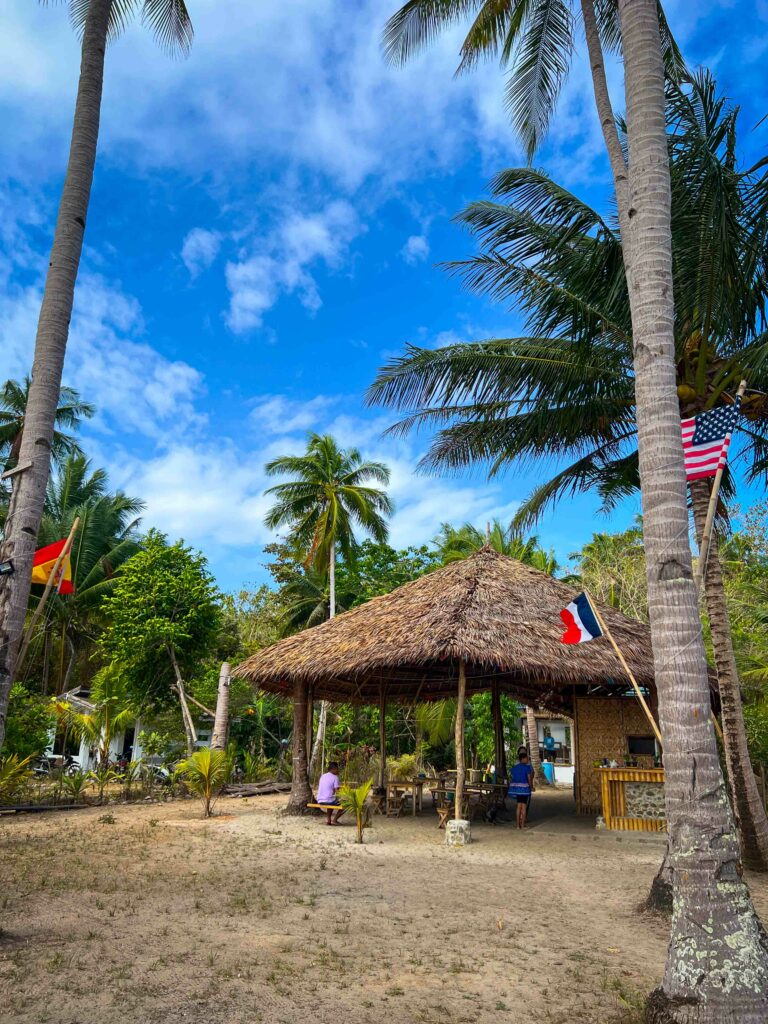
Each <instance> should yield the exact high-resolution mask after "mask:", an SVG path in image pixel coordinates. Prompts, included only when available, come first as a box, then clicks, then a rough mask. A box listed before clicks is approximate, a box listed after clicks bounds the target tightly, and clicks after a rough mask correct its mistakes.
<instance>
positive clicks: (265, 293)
mask: <svg viewBox="0 0 768 1024" xmlns="http://www.w3.org/2000/svg"><path fill="white" fill-rule="evenodd" d="M364 230H365V228H364V226H363V225H362V224H361V223H360V221H359V219H358V217H357V214H356V212H355V210H354V208H353V207H352V206H351V205H350V204H349V203H348V202H346V201H345V200H334V201H333V202H330V203H328V204H327V205H326V206H325V207H324V208H323V209H321V210H319V211H317V212H315V213H311V214H303V213H295V212H294V213H288V214H287V215H285V216H284V217H283V219H282V220H280V221H279V222H278V223H277V224H276V226H275V227H274V228H273V229H272V231H271V232H270V233H269V234H268V235H267V237H266V238H260V237H257V238H255V239H254V240H253V241H252V242H251V243H250V246H247V247H245V250H244V253H243V256H242V258H241V259H239V260H238V261H231V262H229V263H227V266H226V271H225V275H226V282H227V288H228V289H229V293H230V303H229V312H228V314H227V324H228V325H229V327H230V328H231V329H232V330H233V331H235V332H236V333H241V332H244V331H249V330H253V329H254V328H257V327H260V326H261V324H262V321H263V317H264V314H265V313H266V312H267V310H269V309H271V308H272V306H274V305H275V303H276V302H277V301H278V299H279V298H280V297H281V296H282V295H297V296H298V298H299V301H300V302H301V304H302V306H304V308H305V309H307V310H309V312H310V313H315V312H317V310H318V309H319V308H320V306H321V305H322V300H321V298H320V292H319V289H318V285H317V281H316V279H315V277H314V276H313V272H312V271H313V270H314V269H315V268H317V267H323V268H325V269H327V270H338V269H339V267H340V266H341V264H342V263H343V260H344V258H345V257H346V255H347V252H348V248H349V246H350V244H351V243H352V241H353V240H354V239H355V238H356V237H357V236H358V235H359V234H361V233H362V232H363V231H364Z"/></svg>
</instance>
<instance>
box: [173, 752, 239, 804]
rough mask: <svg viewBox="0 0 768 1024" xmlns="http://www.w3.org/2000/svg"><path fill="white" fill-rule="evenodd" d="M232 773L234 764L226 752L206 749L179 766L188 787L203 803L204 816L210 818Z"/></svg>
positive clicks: (195, 753)
mask: <svg viewBox="0 0 768 1024" xmlns="http://www.w3.org/2000/svg"><path fill="white" fill-rule="evenodd" d="M231 771H232V764H231V761H230V759H229V754H228V753H227V751H226V750H211V748H210V747H204V748H203V749H202V750H196V751H195V752H194V754H192V755H191V756H190V757H188V758H187V759H186V760H184V761H182V762H181V763H180V764H179V772H180V774H181V776H182V778H183V779H184V781H185V783H186V784H187V786H188V787H189V788H190V789H191V790H192V792H193V793H195V794H196V795H197V796H199V797H200V799H201V800H202V802H203V816H204V817H205V818H210V816H211V814H212V812H213V807H214V804H215V803H216V798H217V797H218V795H219V793H220V792H221V791H222V789H223V788H224V786H225V785H226V783H227V780H228V779H229V776H230V773H231Z"/></svg>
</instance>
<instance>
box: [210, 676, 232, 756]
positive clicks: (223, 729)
mask: <svg viewBox="0 0 768 1024" xmlns="http://www.w3.org/2000/svg"><path fill="white" fill-rule="evenodd" d="M229 683H230V670H229V662H228V661H225V662H223V663H222V666H221V671H220V672H219V692H218V695H217V697H216V716H215V718H214V720H213V733H212V735H211V748H212V749H213V750H224V749H225V748H226V746H227V740H228V739H229Z"/></svg>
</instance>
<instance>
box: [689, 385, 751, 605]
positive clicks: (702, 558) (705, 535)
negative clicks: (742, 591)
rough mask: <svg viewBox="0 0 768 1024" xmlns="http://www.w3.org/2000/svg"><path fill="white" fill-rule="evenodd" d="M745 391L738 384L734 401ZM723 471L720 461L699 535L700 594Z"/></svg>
mask: <svg viewBox="0 0 768 1024" xmlns="http://www.w3.org/2000/svg"><path fill="white" fill-rule="evenodd" d="M746 390H747V382H746V381H745V380H743V381H742V382H741V384H739V390H738V391H737V392H736V401H737V402H740V401H741V399H742V398H743V397H744V392H745V391H746ZM732 433H733V431H730V430H729V431H728V433H727V434H726V435H725V440H724V441H723V447H724V448H725V449H726V450H727V448H728V446H729V445H730V441H731V434H732ZM724 471H725V460H723V461H722V463H721V465H719V466H718V467H717V472H716V473H715V479H714V482H713V484H712V493H711V494H710V496H709V508H708V509H707V518H706V520H705V521H704V530H703V532H702V534H701V545H700V547H699V560H698V562H697V564H696V572H695V573H694V579H695V581H696V589H697V590H698V591H699V592H701V588H702V584H703V582H704V573H705V572H706V568H707V558H708V557H709V546H710V543H711V541H712V527H713V524H714V521H715V512H716V510H717V499H718V497H719V494H720V484H721V483H722V480H723V473H724Z"/></svg>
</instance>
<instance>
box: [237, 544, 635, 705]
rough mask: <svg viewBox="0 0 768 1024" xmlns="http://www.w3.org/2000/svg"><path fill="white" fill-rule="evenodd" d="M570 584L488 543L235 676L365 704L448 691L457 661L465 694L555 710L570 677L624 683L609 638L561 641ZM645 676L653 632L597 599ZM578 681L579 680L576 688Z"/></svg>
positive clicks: (564, 700) (254, 660)
mask: <svg viewBox="0 0 768 1024" xmlns="http://www.w3.org/2000/svg"><path fill="white" fill-rule="evenodd" d="M575 593H576V591H575V590H574V589H573V588H572V587H570V586H568V585H567V584H565V583H563V582H561V581H560V580H556V579H553V578H552V577H551V576H547V575H546V574H545V573H543V572H539V571H538V570H537V569H532V568H530V567H529V566H526V565H523V564H521V563H520V562H517V561H515V560H514V559H511V558H507V557H505V556H504V555H500V554H498V553H497V552H495V551H492V550H491V549H489V548H483V549H482V550H481V551H479V552H477V553H476V554H474V555H472V556H471V557H470V558H467V559H465V560H463V561H458V562H452V563H451V564H449V565H447V566H446V567H445V568H443V569H439V570H437V571H436V572H433V573H429V574H428V575H426V576H422V577H420V578H419V579H417V580H414V581H413V582H412V583H406V584H405V585H404V586H402V587H399V588H398V589H397V590H394V591H392V592H391V593H389V594H385V595H384V596H382V597H377V598H374V599H373V600H371V601H368V602H367V603H366V604H364V605H360V606H359V607H357V608H353V609H352V610H351V611H348V612H345V613H344V614H343V615H339V616H337V617H336V618H335V619H331V620H330V621H328V622H324V623H322V625H319V626H315V627H313V628H311V629H306V630H304V631H303V632H302V633H298V634H297V635H295V636H291V637H288V638H286V639H285V640H281V641H280V642H279V643H276V644H273V645H272V646H271V647H266V648H264V650H261V651H258V652H257V653H256V654H254V655H252V656H251V657H249V658H247V659H246V660H245V661H244V662H243V663H242V664H241V665H238V667H237V668H236V669H235V671H234V675H236V676H239V677H240V678H243V679H247V680H248V681H250V682H251V683H253V684H254V686H259V687H261V688H262V689H264V690H268V691H271V692H273V693H290V692H291V691H292V687H293V684H294V683H295V682H298V681H302V682H307V683H310V684H312V686H313V693H314V697H315V699H316V700H318V699H323V700H332V701H351V702H353V703H373V702H375V701H377V700H378V699H379V695H380V692H381V687H382V686H383V687H385V689H386V695H387V699H388V700H395V701H397V700H402V701H415V700H432V699H436V698H439V697H447V696H454V695H455V693H456V678H457V673H458V663H459V660H460V659H463V660H464V662H465V666H466V675H467V693H468V694H471V693H478V692H481V691H484V690H489V689H490V688H491V686H492V685H493V684H494V682H496V683H498V685H499V687H500V689H501V690H503V691H505V692H508V693H511V694H513V695H514V696H516V697H517V698H518V699H521V700H523V701H525V702H527V703H535V704H537V705H540V706H545V707H550V708H552V710H557V709H567V708H570V706H571V694H572V693H573V688H574V687H579V688H580V689H582V688H583V687H603V686H606V685H607V686H609V687H611V688H612V689H614V690H615V689H616V687H619V688H624V686H625V685H626V682H627V680H626V675H625V673H624V671H623V669H622V667H621V664H620V663H619V660H618V658H617V657H616V655H615V654H614V652H613V650H612V648H611V646H610V644H609V643H608V642H607V641H606V640H605V639H603V638H600V639H598V640H596V641H594V642H593V643H590V644H580V645H578V646H565V645H564V644H562V643H561V642H560V637H561V635H562V632H563V628H562V623H561V620H560V611H561V609H563V608H564V607H565V606H566V605H567V604H568V602H569V601H571V600H573V598H574V596H575ZM601 611H602V614H603V615H604V617H605V619H606V621H607V623H608V625H609V628H610V630H611V632H612V633H613V635H614V637H615V639H616V641H617V642H618V644H619V646H620V647H621V648H622V650H623V652H624V655H625V657H626V658H627V661H628V663H629V665H630V667H631V669H632V671H633V672H634V673H635V676H636V678H637V681H638V682H639V683H640V684H641V685H642V684H650V683H652V682H653V663H652V655H651V638H650V631H649V629H648V627H647V626H645V625H644V624H643V623H640V622H635V621H633V620H632V619H628V618H627V617H626V616H624V615H622V614H621V613H620V612H617V611H614V610H613V609H601ZM582 692H584V691H583V689H582Z"/></svg>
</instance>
